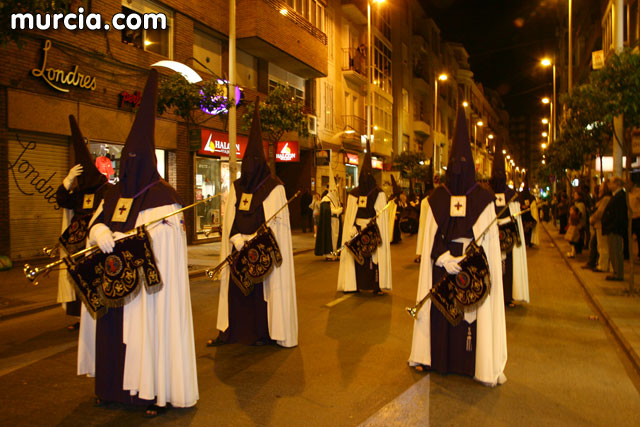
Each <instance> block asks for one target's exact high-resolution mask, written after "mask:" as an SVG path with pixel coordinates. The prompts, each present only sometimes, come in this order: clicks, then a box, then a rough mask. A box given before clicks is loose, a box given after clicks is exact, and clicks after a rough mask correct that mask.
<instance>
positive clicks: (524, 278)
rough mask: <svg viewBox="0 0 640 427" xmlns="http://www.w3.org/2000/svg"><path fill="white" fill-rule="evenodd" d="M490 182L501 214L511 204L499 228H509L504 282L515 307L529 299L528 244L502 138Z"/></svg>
mask: <svg viewBox="0 0 640 427" xmlns="http://www.w3.org/2000/svg"><path fill="white" fill-rule="evenodd" d="M489 183H490V185H491V190H492V191H493V192H494V193H495V196H496V202H495V203H496V214H498V213H500V211H502V209H503V208H504V206H505V205H507V204H508V209H507V210H505V211H504V212H503V213H502V215H500V218H499V219H498V227H502V228H505V230H503V231H502V234H501V235H502V236H504V238H506V239H509V240H511V242H512V246H511V248H510V249H506V250H504V251H502V267H503V268H502V285H503V288H504V303H505V305H508V306H509V307H514V306H515V305H514V303H513V300H516V301H525V302H529V272H528V267H527V248H526V245H524V229H523V227H522V218H521V215H520V202H519V201H518V200H517V196H516V192H515V191H514V190H512V189H511V188H509V187H508V186H507V173H506V169H505V163H504V154H502V143H501V142H500V140H499V139H498V142H496V149H495V154H494V155H493V167H492V170H491V179H490V181H489ZM512 216H513V218H514V219H513V221H512ZM506 228H510V230H506ZM512 231H515V232H516V233H517V235H510V236H509V235H507V234H508V233H510V232H512Z"/></svg>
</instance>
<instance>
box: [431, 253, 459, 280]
mask: <svg viewBox="0 0 640 427" xmlns="http://www.w3.org/2000/svg"><path fill="white" fill-rule="evenodd" d="M463 259H464V256H452V255H451V252H450V251H447V252H445V253H443V254H442V255H440V256H439V257H438V259H437V260H436V265H437V266H438V267H444V269H445V270H447V273H449V274H453V275H455V274H458V273H460V271H461V270H462V268H461V267H460V266H459V265H458V263H459V262H460V261H462V260H463Z"/></svg>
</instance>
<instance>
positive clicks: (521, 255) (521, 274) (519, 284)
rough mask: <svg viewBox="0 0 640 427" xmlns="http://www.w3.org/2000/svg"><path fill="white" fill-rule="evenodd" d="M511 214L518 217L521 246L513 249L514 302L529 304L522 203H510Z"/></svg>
mask: <svg viewBox="0 0 640 427" xmlns="http://www.w3.org/2000/svg"><path fill="white" fill-rule="evenodd" d="M509 212H511V215H517V216H516V224H517V228H518V235H519V236H520V242H521V245H520V246H517V245H515V246H514V247H513V253H512V256H513V288H512V294H511V296H512V297H513V299H514V300H516V301H524V302H529V268H528V266H527V245H526V244H525V241H524V228H523V227H522V215H518V214H519V213H520V202H511V203H509Z"/></svg>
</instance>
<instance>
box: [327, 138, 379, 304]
mask: <svg viewBox="0 0 640 427" xmlns="http://www.w3.org/2000/svg"><path fill="white" fill-rule="evenodd" d="M358 182H359V185H358V187H356V188H354V189H353V190H352V191H351V193H350V194H349V196H348V199H347V211H346V214H345V219H344V230H345V232H344V233H342V244H343V245H344V244H345V243H347V242H348V241H349V240H350V239H351V238H352V237H353V236H354V235H356V234H357V233H358V232H359V231H360V230H362V229H364V228H365V227H366V226H367V225H368V224H369V222H370V220H371V219H372V218H374V217H375V216H376V214H378V213H379V215H378V217H377V218H376V220H375V224H377V227H378V229H379V231H380V242H381V243H380V245H379V246H377V248H376V249H375V251H374V252H373V253H372V254H371V256H365V257H363V260H362V261H363V262H362V264H360V262H358V261H357V260H356V259H355V257H354V256H353V254H352V253H351V252H350V250H348V249H347V250H343V251H342V252H341V253H340V269H339V271H338V290H339V291H343V292H355V291H360V290H372V291H373V292H374V293H375V294H377V295H383V294H384V292H383V291H382V290H383V289H384V290H391V251H390V249H389V221H390V219H389V213H388V211H387V210H386V209H385V207H386V205H387V196H386V195H385V194H384V191H382V189H380V187H378V184H377V183H376V180H375V178H374V177H373V173H372V170H371V149H370V147H369V142H367V148H366V154H365V156H364V161H363V164H362V170H361V172H360V177H359V179H358ZM383 209H384V211H382V210H383ZM381 211H382V212H381Z"/></svg>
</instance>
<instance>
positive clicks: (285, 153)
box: [276, 141, 300, 162]
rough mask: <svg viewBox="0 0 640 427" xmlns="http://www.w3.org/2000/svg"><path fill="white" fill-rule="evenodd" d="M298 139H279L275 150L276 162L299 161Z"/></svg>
mask: <svg viewBox="0 0 640 427" xmlns="http://www.w3.org/2000/svg"><path fill="white" fill-rule="evenodd" d="M299 161H300V153H299V151H298V141H280V142H278V145H277V150H276V162H299Z"/></svg>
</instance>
